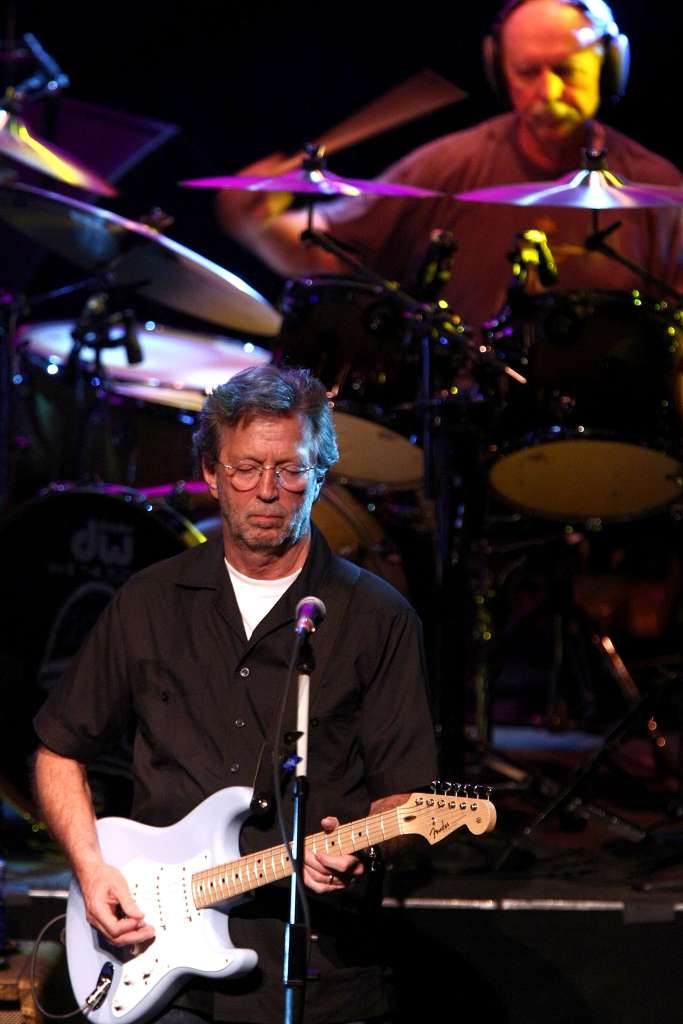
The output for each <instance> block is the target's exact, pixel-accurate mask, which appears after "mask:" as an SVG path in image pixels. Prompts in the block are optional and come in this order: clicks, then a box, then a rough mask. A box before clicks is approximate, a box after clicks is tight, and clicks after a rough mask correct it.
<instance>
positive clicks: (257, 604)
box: [225, 558, 301, 640]
mask: <svg viewBox="0 0 683 1024" xmlns="http://www.w3.org/2000/svg"><path fill="white" fill-rule="evenodd" d="M225 564H226V566H227V568H228V573H229V574H230V579H231V581H232V586H233V589H234V591H235V598H236V599H237V607H238V608H239V610H240V614H241V616H242V622H243V623H244V629H245V632H246V634H247V640H248V639H249V638H250V637H251V634H252V633H253V632H254V630H255V629H256V627H257V626H258V624H259V622H260V621H261V619H265V617H266V615H267V614H268V612H269V611H270V609H271V608H272V607H273V606H274V605H275V604H277V602H278V601H279V600H280V598H281V597H282V595H283V594H284V592H285V590H288V589H289V587H291V585H292V583H293V582H294V580H295V579H296V578H297V576H298V575H299V573H300V572H301V569H297V571H296V572H294V573H292V574H291V576H281V577H280V579H277V580H256V579H254V578H253V577H252V576H245V575H244V573H241V572H239V571H238V570H237V569H235V567H234V566H232V565H230V563H229V562H228V560H227V558H226V560H225Z"/></svg>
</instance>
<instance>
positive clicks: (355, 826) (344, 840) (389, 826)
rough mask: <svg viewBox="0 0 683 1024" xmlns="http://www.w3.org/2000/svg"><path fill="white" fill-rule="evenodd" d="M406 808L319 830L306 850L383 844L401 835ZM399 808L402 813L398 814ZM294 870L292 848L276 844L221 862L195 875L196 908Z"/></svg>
mask: <svg viewBox="0 0 683 1024" xmlns="http://www.w3.org/2000/svg"><path fill="white" fill-rule="evenodd" d="M406 810H407V807H406V805H405V804H402V805H401V806H400V807H395V808H392V809H391V810H389V811H382V812H381V813H379V814H372V815H370V817H368V818H361V819H359V820H358V821H350V822H348V823H347V824H346V825H340V826H339V828H338V829H335V831H334V832H316V834H315V835H312V836H307V837H306V840H305V842H304V846H305V848H306V850H312V851H313V853H318V852H319V851H320V852H324V853H331V854H335V855H337V854H344V853H355V852H356V851H358V850H367V848H368V847H369V846H375V845H377V844H379V843H383V842H384V841H385V840H387V839H393V838H394V837H395V836H399V835H401V834H402V828H401V825H402V821H403V816H405V814H406ZM399 811H401V812H402V814H399ZM291 873H292V862H291V859H290V855H289V849H288V848H287V847H286V846H285V845H281V846H273V847H271V848H270V849H269V850H260V851H259V852H258V853H250V854H247V855H246V856H245V857H240V858H239V860H234V861H231V862H230V863H228V864H219V865H218V866H216V867H213V868H208V869H206V870H204V871H197V872H196V873H195V874H193V875H192V895H193V897H194V902H195V906H196V907H197V910H203V909H204V908H206V907H212V906H214V904H216V903H221V902H222V901H223V900H228V899H232V898H234V897H235V896H240V895H241V894H242V893H245V892H250V891H251V890H252V889H257V888H258V887H259V886H261V885H269V884H270V883H271V882H276V881H278V880H279V879H281V878H287V877H288V876H289V875H291Z"/></svg>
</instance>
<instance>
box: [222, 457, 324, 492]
mask: <svg viewBox="0 0 683 1024" xmlns="http://www.w3.org/2000/svg"><path fill="white" fill-rule="evenodd" d="M221 466H222V467H223V469H224V470H225V471H226V473H227V474H228V476H229V477H230V479H231V481H232V486H233V487H234V488H235V490H236V491H251V490H252V489H253V488H254V487H256V486H257V484H258V483H259V482H260V480H261V477H262V476H263V474H264V472H265V471H266V470H267V469H272V470H273V472H274V474H275V480H276V481H277V484H278V487H284V489H285V490H286V491H294V492H295V493H296V492H302V491H305V490H306V486H307V484H308V474H309V473H310V471H311V470H312V469H314V468H315V467H314V466H312V465H311V466H266V465H265V464H264V463H261V462H240V463H238V465H236V466H232V465H230V463H226V462H222V463H221Z"/></svg>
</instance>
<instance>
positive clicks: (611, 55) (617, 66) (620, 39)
mask: <svg viewBox="0 0 683 1024" xmlns="http://www.w3.org/2000/svg"><path fill="white" fill-rule="evenodd" d="M604 46H605V62H604V64H603V68H602V78H601V80H600V94H601V96H602V102H603V103H608V102H610V101H612V102H613V103H614V102H616V101H617V100H620V99H621V98H622V97H623V95H624V93H625V92H626V86H627V85H628V76H629V71H630V69H631V45H630V43H629V41H628V36H625V35H624V33H623V32H620V33H619V34H618V35H616V36H611V37H610V38H608V39H606V40H605V41H604Z"/></svg>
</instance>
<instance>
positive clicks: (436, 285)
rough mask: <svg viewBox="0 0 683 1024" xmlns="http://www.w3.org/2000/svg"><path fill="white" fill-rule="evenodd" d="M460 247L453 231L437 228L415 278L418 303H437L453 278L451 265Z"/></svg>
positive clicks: (432, 233) (430, 238)
mask: <svg viewBox="0 0 683 1024" xmlns="http://www.w3.org/2000/svg"><path fill="white" fill-rule="evenodd" d="M457 248H458V246H457V243H456V241H455V238H454V237H453V232H452V231H447V230H445V229H443V228H435V229H434V230H433V231H432V232H431V234H430V236H429V245H428V246H427V251H426V253H425V255H424V259H423V260H422V264H421V265H420V269H419V270H418V272H417V276H416V278H415V293H414V294H415V298H416V299H417V300H418V302H436V300H437V299H438V298H439V296H440V295H441V292H442V291H443V289H444V288H445V286H446V283H447V282H448V279H449V278H450V276H451V264H452V263H453V256H454V255H455V252H456V250H457Z"/></svg>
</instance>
